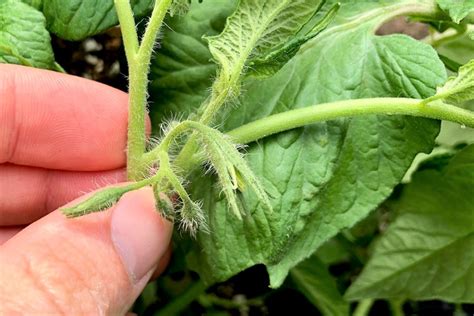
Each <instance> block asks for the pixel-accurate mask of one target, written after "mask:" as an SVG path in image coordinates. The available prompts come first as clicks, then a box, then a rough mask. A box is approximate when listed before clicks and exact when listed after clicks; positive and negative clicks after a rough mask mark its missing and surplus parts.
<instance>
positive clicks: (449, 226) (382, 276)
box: [346, 145, 474, 303]
mask: <svg viewBox="0 0 474 316" xmlns="http://www.w3.org/2000/svg"><path fill="white" fill-rule="evenodd" d="M473 187H474V145H471V146H468V147H466V148H465V149H463V150H461V151H460V152H459V153H458V154H457V155H456V156H454V157H453V158H452V159H451V161H450V162H449V164H448V165H445V166H444V167H443V166H442V165H439V164H438V165H436V168H435V169H425V170H423V171H420V172H417V173H415V175H414V178H413V181H412V183H410V184H408V185H407V186H406V188H405V189H404V190H403V193H402V197H401V199H400V201H398V202H397V204H396V206H398V210H399V212H400V215H399V217H398V218H396V220H395V222H394V223H393V224H392V225H391V226H390V227H389V229H388V230H387V232H386V233H385V234H384V235H383V236H382V238H381V239H380V241H379V242H378V243H377V244H376V247H375V250H374V255H373V257H372V258H371V259H370V261H369V262H368V264H367V265H366V267H365V268H364V270H363V271H362V273H361V275H360V276H359V277H358V279H357V280H356V281H355V283H354V284H352V286H351V287H350V288H349V290H348V292H347V294H346V297H347V298H348V299H350V300H360V299H365V298H374V299H375V298H405V299H412V300H432V299H441V300H444V301H448V302H458V303H474V212H473V205H474V195H473V194H472V188H473Z"/></svg>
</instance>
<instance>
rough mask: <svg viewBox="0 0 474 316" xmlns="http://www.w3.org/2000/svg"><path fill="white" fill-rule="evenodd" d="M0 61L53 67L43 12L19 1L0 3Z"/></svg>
mask: <svg viewBox="0 0 474 316" xmlns="http://www.w3.org/2000/svg"><path fill="white" fill-rule="evenodd" d="M0 63H9V64H20V65H24V66H32V67H37V68H46V69H54V68H55V63H54V54H53V49H52V47H51V38H50V36H49V33H48V31H47V30H46V20H45V18H44V16H43V14H41V12H39V11H37V10H36V9H34V8H33V7H31V6H29V5H27V4H25V3H23V2H21V1H20V0H5V1H1V2H0Z"/></svg>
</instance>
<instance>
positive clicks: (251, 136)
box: [145, 98, 474, 171]
mask: <svg viewBox="0 0 474 316" xmlns="http://www.w3.org/2000/svg"><path fill="white" fill-rule="evenodd" d="M423 102H424V100H419V99H409V98H370V99H356V100H344V101H336V102H330V103H323V104H317V105H313V106H309V107H304V108H300V109H295V110H290V111H286V112H282V113H278V114H274V115H271V116H268V117H265V118H263V119H260V120H256V121H254V122H251V123H248V124H245V125H242V126H240V127H238V128H236V129H234V130H232V131H230V132H228V133H227V134H228V135H229V136H231V137H232V138H233V140H234V141H235V143H238V144H248V143H251V142H254V141H257V140H259V139H262V138H265V137H267V136H270V135H273V134H277V133H280V132H284V131H287V130H290V129H293V128H298V127H302V126H305V125H309V124H313V123H317V122H321V121H328V120H334V119H339V118H344V117H356V116H363V115H373V114H379V115H409V116H417V117H425V118H432V119H437V120H445V121H452V122H456V123H459V124H461V125H463V126H468V127H471V128H474V113H473V112H471V111H468V110H464V109H462V108H459V107H456V106H453V105H449V104H445V103H442V102H440V101H436V102H434V103H430V104H423ZM193 148H194V149H195V148H197V144H196V143H191V142H189V141H188V143H187V144H186V145H185V146H184V148H183V150H182V151H181V153H180V154H179V155H178V157H177V158H176V160H175V164H176V165H177V166H178V167H180V168H181V169H182V170H186V171H189V170H191V169H192V168H193V167H195V166H196V164H197V163H199V162H200V161H199V157H193V154H194V151H190V150H191V149H193ZM145 157H146V158H147V159H146V160H147V161H149V162H151V161H152V160H153V159H154V157H153V154H151V152H150V153H148V154H147V155H145Z"/></svg>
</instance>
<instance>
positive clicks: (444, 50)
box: [436, 34, 474, 72]
mask: <svg viewBox="0 0 474 316" xmlns="http://www.w3.org/2000/svg"><path fill="white" fill-rule="evenodd" d="M472 47H474V39H472V38H470V37H469V34H464V35H463V36H462V37H460V38H457V39H455V40H451V41H448V42H445V43H442V44H441V45H439V46H437V47H436V50H437V51H438V52H439V53H440V54H442V55H443V56H446V57H448V58H449V59H452V60H454V61H455V62H457V63H459V64H461V65H464V64H466V63H467V62H469V61H470V60H471V59H474V49H472ZM456 72H457V70H456Z"/></svg>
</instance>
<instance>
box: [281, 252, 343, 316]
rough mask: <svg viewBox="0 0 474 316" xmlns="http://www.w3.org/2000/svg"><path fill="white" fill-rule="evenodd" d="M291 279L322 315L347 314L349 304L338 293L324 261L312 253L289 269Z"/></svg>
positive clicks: (338, 315)
mask: <svg viewBox="0 0 474 316" xmlns="http://www.w3.org/2000/svg"><path fill="white" fill-rule="evenodd" d="M290 277H291V280H292V281H293V282H294V283H295V285H296V287H297V288H298V289H299V290H300V292H301V293H303V295H304V296H306V298H307V299H308V301H310V302H311V303H312V304H313V305H315V306H316V307H318V309H319V310H320V311H321V313H322V314H323V315H324V316H344V315H346V316H347V315H349V304H348V303H347V302H345V301H344V299H343V298H342V295H341V294H340V293H339V291H338V289H337V287H336V282H335V279H334V278H333V277H332V276H331V275H330V274H329V271H328V269H327V267H326V265H325V264H324V263H322V262H321V260H319V259H318V257H317V256H316V255H312V256H311V257H309V258H308V259H306V260H305V261H303V262H301V263H300V264H298V265H297V266H296V267H294V268H293V269H291V271H290Z"/></svg>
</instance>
